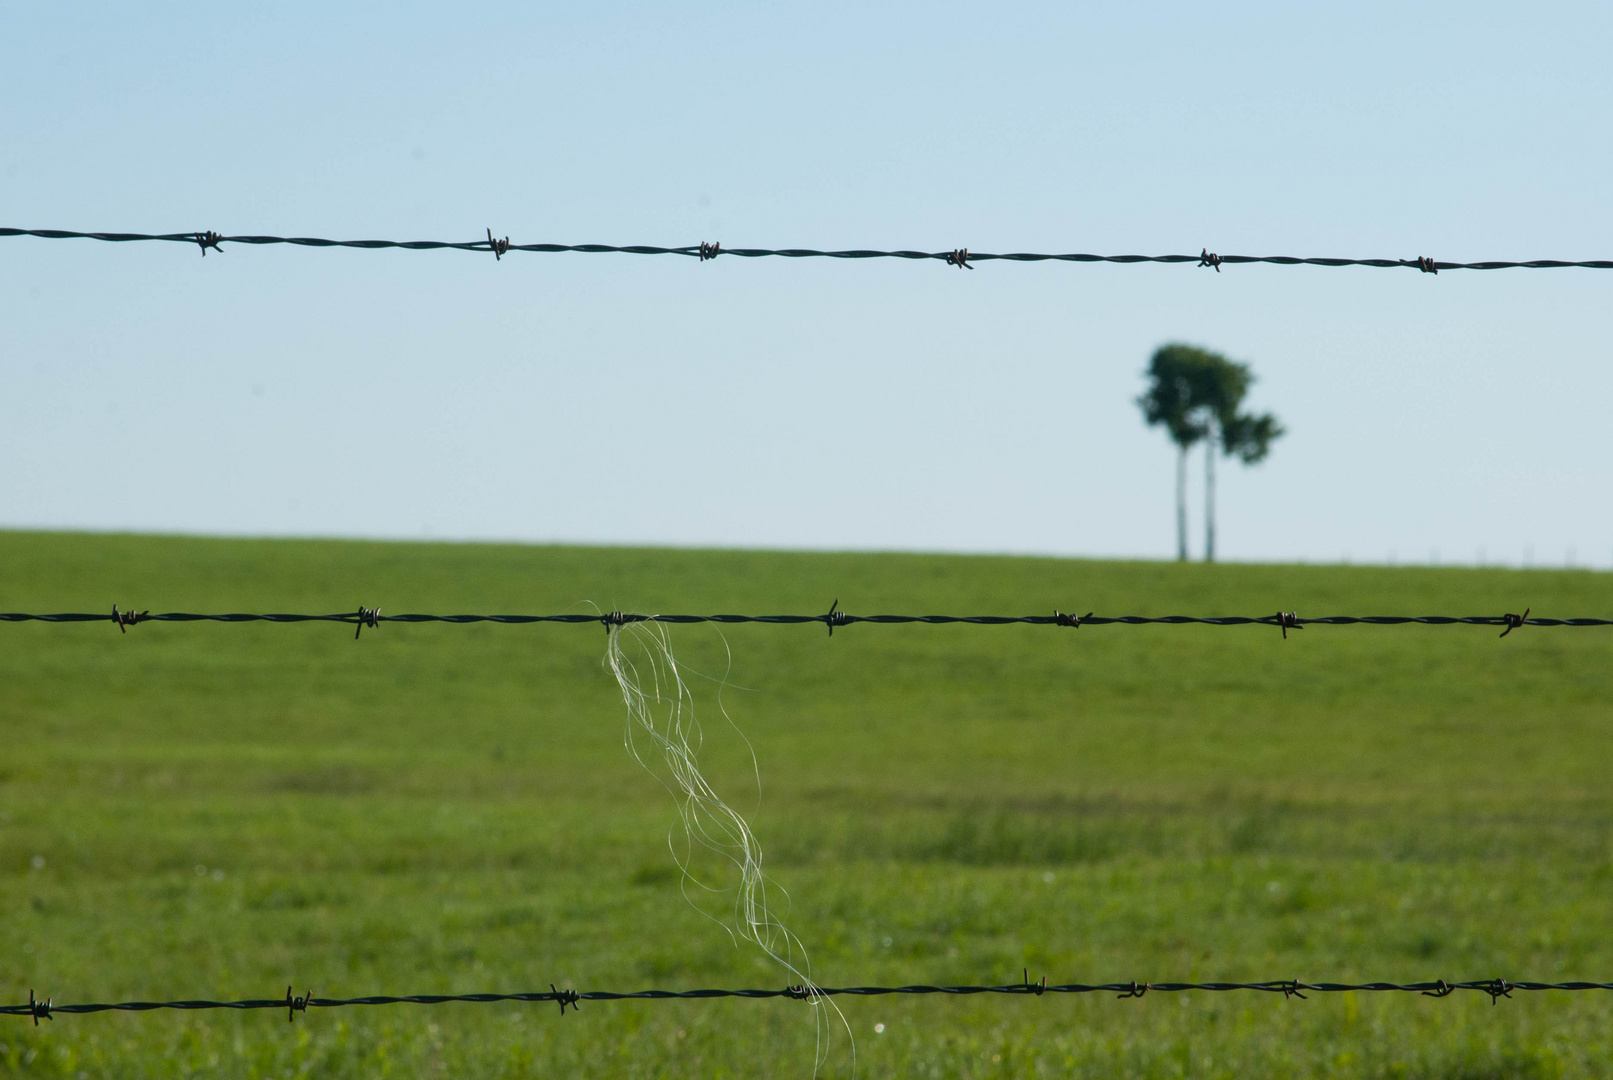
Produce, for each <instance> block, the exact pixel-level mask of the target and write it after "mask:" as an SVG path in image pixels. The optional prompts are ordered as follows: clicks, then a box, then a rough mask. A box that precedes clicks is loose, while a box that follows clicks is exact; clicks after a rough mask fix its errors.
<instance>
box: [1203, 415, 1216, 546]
mask: <svg viewBox="0 0 1613 1080" xmlns="http://www.w3.org/2000/svg"><path fill="white" fill-rule="evenodd" d="M1204 561H1205V562H1214V561H1215V433H1214V432H1213V431H1212V432H1211V433H1210V435H1209V436H1208V437H1207V438H1205V440H1204Z"/></svg>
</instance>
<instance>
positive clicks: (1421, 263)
mask: <svg viewBox="0 0 1613 1080" xmlns="http://www.w3.org/2000/svg"><path fill="white" fill-rule="evenodd" d="M6 236H32V237H38V238H41V239H45V240H102V241H106V242H108V243H115V244H123V243H131V242H136V241H147V240H155V241H166V242H169V243H179V244H199V245H201V247H202V250H203V253H204V254H205V252H206V251H207V249H208V248H212V249H213V250H216V251H218V250H222V249H221V248H220V247H219V245H220V244H251V245H254V246H263V245H268V244H292V245H295V246H297V247H317V248H362V249H367V250H375V249H380V248H402V249H405V250H408V251H434V250H442V249H451V250H455V251H479V252H489V253H493V254H495V255H497V256H498V257H499V258H501V259H502V258H503V256H504V255H506V254H507V253H509V252H512V251H527V252H541V253H559V252H580V253H584V254H602V253H612V254H623V255H683V256H687V257H689V258H694V259H698V260H700V261H701V262H705V261H707V260H709V259H715V258H717V257H718V256H722V255H731V256H733V257H735V258H739V259H762V258H781V259H930V260H935V261H938V262H942V263H947V264H950V265H953V266H965V265H967V264H968V263H975V262H993V261H1001V262H1071V263H1183V264H1191V265H1196V266H1204V267H1212V266H1213V267H1215V268H1217V269H1219V267H1221V266H1234V265H1239V264H1243V263H1267V264H1272V265H1277V266H1366V267H1378V268H1396V269H1411V270H1418V271H1421V272H1423V273H1438V272H1439V271H1441V270H1518V269H1523V270H1551V269H1563V268H1571V267H1572V268H1579V269H1586V270H1613V259H1582V260H1571V259H1529V260H1525V261H1511V260H1504V259H1489V260H1484V261H1480V262H1445V261H1442V260H1437V259H1430V258H1427V257H1419V258H1415V259H1344V258H1321V257H1300V256H1294V255H1213V254H1211V253H1209V252H1208V251H1205V252H1201V253H1200V254H1198V255H1094V254H1089V253H1084V252H1067V253H1063V254H1058V253H1048V252H1035V251H1009V252H987V251H970V250H968V249H954V250H950V251H910V250H894V251H885V250H875V249H868V248H852V249H846V250H839V251H828V250H820V249H818V248H729V247H722V246H721V245H714V244H705V243H701V244H685V245H683V246H681V247H658V246H655V245H651V244H628V245H616V244H511V243H508V242H507V241H504V240H496V239H492V238H491V232H489V239H486V240H467V241H463V242H458V241H451V240H329V239H326V238H324V237H318V236H222V235H219V234H217V233H211V232H203V233H197V232H181V233H130V232H75V231H72V230H69V229H12V228H0V237H6Z"/></svg>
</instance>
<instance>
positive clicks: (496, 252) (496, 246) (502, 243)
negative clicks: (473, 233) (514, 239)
mask: <svg viewBox="0 0 1613 1080" xmlns="http://www.w3.org/2000/svg"><path fill="white" fill-rule="evenodd" d="M487 246H488V247H489V248H490V249H492V252H493V259H494V261H495V262H503V261H504V254H505V252H507V251H509V250H510V238H509V237H508V236H506V237H505V238H504V239H502V240H495V239H493V230H492V229H488V230H487Z"/></svg>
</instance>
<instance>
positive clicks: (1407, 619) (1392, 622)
mask: <svg viewBox="0 0 1613 1080" xmlns="http://www.w3.org/2000/svg"><path fill="white" fill-rule="evenodd" d="M114 610H115V609H114ZM120 621H121V623H122V625H132V624H134V623H144V622H222V623H245V622H270V623H301V622H335V623H347V624H348V625H359V626H374V625H376V624H378V623H384V622H395V623H460V624H462V623H482V622H489V623H506V624H523V623H568V624H588V623H591V624H596V625H597V624H600V623H604V624H605V625H606V626H607V627H608V626H611V625H625V624H628V623H635V622H657V623H775V624H799V623H823V624H826V625H828V626H829V627H831V628H833V627H839V626H847V625H849V624H852V623H878V624H882V625H901V624H907V623H929V624H950V623H965V624H969V625H973V626H1006V625H1011V624H1028V625H1031V626H1146V625H1167V626H1177V625H1184V624H1192V625H1198V626H1279V627H1286V628H1288V629H1296V628H1299V627H1304V626H1353V625H1357V624H1362V625H1370V626H1403V625H1407V624H1411V623H1417V624H1422V625H1427V626H1451V625H1468V626H1505V627H1509V628H1515V627H1519V626H1613V619H1603V618H1592V617H1579V618H1571V619H1557V618H1545V617H1541V616H1527V617H1520V616H1516V615H1323V616H1317V617H1312V618H1305V617H1301V616H1298V615H1293V614H1291V613H1290V614H1275V615H1208V616H1205V615H1081V616H1071V615H1062V614H1058V613H1055V614H1052V615H852V614H849V613H847V612H844V611H831V612H828V613H826V614H823V615H645V614H635V613H623V612H613V613H611V614H610V615H608V616H599V615H583V614H564V615H431V614H421V613H407V614H400V615H381V614H379V613H376V612H374V611H372V610H369V609H365V610H363V611H361V612H358V613H355V612H351V611H349V612H337V613H332V614H328V615H310V614H288V613H275V612H270V613H261V614H260V613H256V612H226V613H200V612H192V611H163V612H128V611H126V612H122V613H121V614H118V613H114V614H112V615H107V614H105V613H104V612H87V611H64V612H55V613H44V614H39V613H31V612H20V611H0V622H45V623H79V622H120Z"/></svg>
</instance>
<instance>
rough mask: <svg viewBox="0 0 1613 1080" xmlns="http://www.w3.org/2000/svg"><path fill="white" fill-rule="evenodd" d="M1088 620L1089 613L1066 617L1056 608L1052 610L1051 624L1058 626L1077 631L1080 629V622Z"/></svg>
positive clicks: (1090, 616)
mask: <svg viewBox="0 0 1613 1080" xmlns="http://www.w3.org/2000/svg"><path fill="white" fill-rule="evenodd" d="M1090 618H1092V612H1090V611H1089V612H1087V613H1086V614H1085V615H1066V614H1064V612H1062V611H1060V610H1059V609H1058V608H1054V609H1053V622H1054V624H1055V625H1058V626H1069V627H1073V628H1075V629H1076V630H1079V629H1081V620H1082V619H1090Z"/></svg>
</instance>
